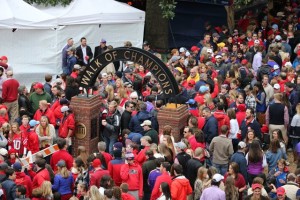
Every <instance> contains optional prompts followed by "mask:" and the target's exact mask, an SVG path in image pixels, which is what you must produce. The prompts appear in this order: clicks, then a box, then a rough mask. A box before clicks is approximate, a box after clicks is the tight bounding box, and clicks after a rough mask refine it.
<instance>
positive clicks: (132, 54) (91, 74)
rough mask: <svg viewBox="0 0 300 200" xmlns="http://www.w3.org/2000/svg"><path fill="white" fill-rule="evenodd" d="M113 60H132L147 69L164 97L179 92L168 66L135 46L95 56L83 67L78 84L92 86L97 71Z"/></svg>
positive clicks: (86, 86)
mask: <svg viewBox="0 0 300 200" xmlns="http://www.w3.org/2000/svg"><path fill="white" fill-rule="evenodd" d="M115 61H132V62H135V63H139V64H141V65H143V66H144V67H145V69H148V70H149V71H150V72H151V73H152V75H153V76H154V77H155V78H156V80H157V81H158V83H159V84H160V86H161V88H162V90H163V93H164V96H165V98H170V97H173V96H175V95H177V94H178V93H179V89H178V85H177V82H176V80H175V78H174V76H173V74H172V73H171V71H170V70H169V69H168V67H167V66H166V65H165V64H164V63H163V62H162V61H161V60H160V59H159V58H157V57H156V56H155V55H153V54H151V53H149V52H147V51H145V50H143V49H139V48H135V47H130V48H128V47H119V48H115V49H112V50H110V51H107V52H105V53H103V54H101V55H99V56H98V57H96V58H95V59H94V60H92V62H91V63H90V65H89V66H87V67H86V68H85V70H84V71H83V74H82V76H81V80H80V86H81V87H84V88H90V87H93V86H94V84H95V82H96V80H97V77H98V75H99V73H100V72H101V71H102V70H103V69H104V68H105V67H106V66H107V65H108V64H109V63H112V62H115Z"/></svg>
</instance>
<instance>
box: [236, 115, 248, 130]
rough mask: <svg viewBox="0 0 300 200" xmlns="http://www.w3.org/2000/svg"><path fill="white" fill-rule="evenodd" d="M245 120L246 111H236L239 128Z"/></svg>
mask: <svg viewBox="0 0 300 200" xmlns="http://www.w3.org/2000/svg"><path fill="white" fill-rule="evenodd" d="M245 118H246V111H238V112H236V120H237V121H238V123H239V127H240V126H241V124H242V122H243V120H244V119H245Z"/></svg>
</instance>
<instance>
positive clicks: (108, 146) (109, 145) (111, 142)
mask: <svg viewBox="0 0 300 200" xmlns="http://www.w3.org/2000/svg"><path fill="white" fill-rule="evenodd" d="M117 139H118V136H116V135H111V136H110V137H106V136H103V140H104V142H105V143H106V152H109V153H110V154H112V151H113V146H114V144H115V143H116V142H117Z"/></svg>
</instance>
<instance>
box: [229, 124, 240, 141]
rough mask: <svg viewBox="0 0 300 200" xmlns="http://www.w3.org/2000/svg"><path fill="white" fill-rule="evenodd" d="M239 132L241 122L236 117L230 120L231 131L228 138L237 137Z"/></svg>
mask: <svg viewBox="0 0 300 200" xmlns="http://www.w3.org/2000/svg"><path fill="white" fill-rule="evenodd" d="M238 132H239V124H238V121H237V120H236V119H231V120H230V131H229V134H228V138H231V139H236V135H237V133H238Z"/></svg>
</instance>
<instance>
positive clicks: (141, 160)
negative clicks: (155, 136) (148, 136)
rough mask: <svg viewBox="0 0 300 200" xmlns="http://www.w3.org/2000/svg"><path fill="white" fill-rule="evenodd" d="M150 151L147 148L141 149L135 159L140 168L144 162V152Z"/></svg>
mask: <svg viewBox="0 0 300 200" xmlns="http://www.w3.org/2000/svg"><path fill="white" fill-rule="evenodd" d="M148 149H150V147H149V146H146V147H145V148H144V149H142V150H141V151H140V152H139V154H138V155H137V156H136V157H135V161H137V162H138V163H139V164H140V165H141V166H142V165H143V163H144V162H145V161H146V159H147V158H146V151H147V150H148Z"/></svg>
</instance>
